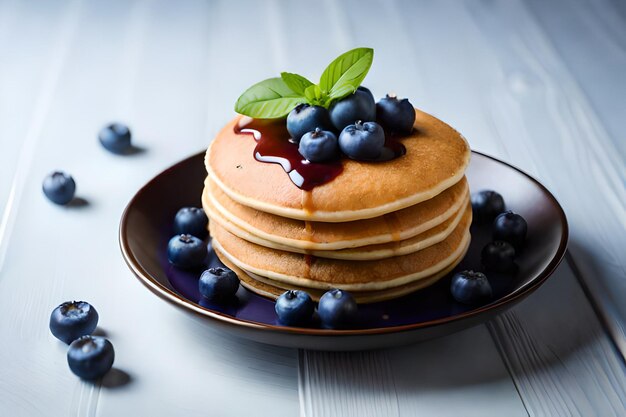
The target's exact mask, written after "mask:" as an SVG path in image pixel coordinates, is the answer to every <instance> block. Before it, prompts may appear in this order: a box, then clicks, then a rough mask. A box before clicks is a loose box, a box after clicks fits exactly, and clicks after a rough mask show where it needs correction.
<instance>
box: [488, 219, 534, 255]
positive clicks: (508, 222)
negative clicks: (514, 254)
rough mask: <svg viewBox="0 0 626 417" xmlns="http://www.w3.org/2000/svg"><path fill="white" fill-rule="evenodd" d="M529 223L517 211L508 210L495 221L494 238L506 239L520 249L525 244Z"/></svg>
mask: <svg viewBox="0 0 626 417" xmlns="http://www.w3.org/2000/svg"><path fill="white" fill-rule="evenodd" d="M527 231H528V225H527V224H526V220H524V218H523V217H522V216H520V215H519V214H517V213H513V212H512V211H506V212H504V213H501V214H499V215H498V217H496V219H495V220H494V221H493V240H504V241H505V242H509V243H510V244H511V245H513V246H514V247H515V249H519V248H521V247H522V246H523V245H524V240H525V239H526V233H527Z"/></svg>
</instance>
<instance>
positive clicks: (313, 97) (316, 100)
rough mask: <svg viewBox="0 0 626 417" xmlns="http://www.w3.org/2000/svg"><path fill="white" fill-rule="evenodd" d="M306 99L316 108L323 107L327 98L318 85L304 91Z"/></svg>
mask: <svg viewBox="0 0 626 417" xmlns="http://www.w3.org/2000/svg"><path fill="white" fill-rule="evenodd" d="M304 97H306V99H307V100H308V102H309V104H312V105H314V106H323V105H325V104H326V99H327V96H326V94H324V92H323V91H322V89H321V88H320V86H319V85H317V84H313V85H310V86H309V87H307V89H306V90H304Z"/></svg>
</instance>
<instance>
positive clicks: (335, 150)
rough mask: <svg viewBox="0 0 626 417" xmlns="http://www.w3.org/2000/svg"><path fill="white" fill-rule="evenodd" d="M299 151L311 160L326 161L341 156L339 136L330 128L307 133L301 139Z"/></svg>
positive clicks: (317, 128)
mask: <svg viewBox="0 0 626 417" xmlns="http://www.w3.org/2000/svg"><path fill="white" fill-rule="evenodd" d="M298 152H300V155H302V156H304V157H305V158H306V159H307V160H308V161H311V162H326V161H331V160H333V159H337V157H339V155H340V152H339V145H338V144H337V136H335V134H334V133H333V132H329V131H328V130H320V128H319V127H316V128H315V130H314V131H312V132H308V133H305V134H304V135H303V136H302V139H300V145H299V146H298Z"/></svg>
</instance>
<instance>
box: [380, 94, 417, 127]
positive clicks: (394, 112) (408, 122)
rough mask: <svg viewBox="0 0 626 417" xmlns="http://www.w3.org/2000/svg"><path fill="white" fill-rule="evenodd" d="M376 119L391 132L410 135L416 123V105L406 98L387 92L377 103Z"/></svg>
mask: <svg viewBox="0 0 626 417" xmlns="http://www.w3.org/2000/svg"><path fill="white" fill-rule="evenodd" d="M376 121H377V122H378V123H380V124H381V126H383V127H384V128H385V129H387V130H388V131H390V132H393V133H400V134H402V135H408V134H409V133H411V131H412V130H413V124H414V123H415V107H413V105H412V104H411V103H410V102H409V100H408V99H406V98H403V99H402V100H400V99H398V97H396V96H395V95H393V94H387V96H386V97H384V98H381V99H380V101H379V102H378V103H376Z"/></svg>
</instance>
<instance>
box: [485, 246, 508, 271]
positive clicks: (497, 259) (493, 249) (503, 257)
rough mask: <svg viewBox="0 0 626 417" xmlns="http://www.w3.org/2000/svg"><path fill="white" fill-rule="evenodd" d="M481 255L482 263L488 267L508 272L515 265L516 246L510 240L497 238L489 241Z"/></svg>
mask: <svg viewBox="0 0 626 417" xmlns="http://www.w3.org/2000/svg"><path fill="white" fill-rule="evenodd" d="M480 255H481V260H482V263H483V265H485V267H486V268H487V269H490V270H492V271H496V272H506V271H508V270H510V269H511V268H512V267H513V265H514V261H515V248H514V247H513V245H511V244H510V243H509V242H505V241H503V240H496V241H495V242H490V243H487V244H486V245H485V246H484V247H483V250H482V252H481V254H480Z"/></svg>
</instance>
